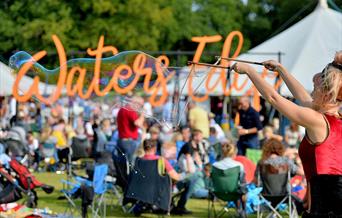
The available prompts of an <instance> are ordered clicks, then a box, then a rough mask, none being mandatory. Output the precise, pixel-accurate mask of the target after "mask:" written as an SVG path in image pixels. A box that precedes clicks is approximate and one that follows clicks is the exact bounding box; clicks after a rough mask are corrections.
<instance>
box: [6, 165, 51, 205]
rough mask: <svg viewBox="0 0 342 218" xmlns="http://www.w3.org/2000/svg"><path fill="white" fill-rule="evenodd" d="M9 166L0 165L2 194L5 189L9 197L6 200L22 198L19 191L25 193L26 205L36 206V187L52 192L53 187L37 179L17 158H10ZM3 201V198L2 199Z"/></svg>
mask: <svg viewBox="0 0 342 218" xmlns="http://www.w3.org/2000/svg"><path fill="white" fill-rule="evenodd" d="M9 166H10V168H8V169H6V168H5V167H0V176H1V177H2V183H1V184H2V186H3V190H2V191H3V194H5V193H6V192H5V191H7V192H8V193H10V195H11V196H13V197H11V198H9V199H7V200H6V202H3V203H10V202H14V201H16V200H19V199H21V198H22V196H21V193H24V194H25V195H27V202H26V205H27V206H28V207H31V208H33V207H36V206H37V201H38V196H37V193H36V191H35V189H36V188H41V189H42V190H43V191H44V192H46V193H47V194H50V193H52V192H53V190H54V187H53V186H49V185H46V184H44V183H41V182H40V181H38V180H37V179H36V178H35V177H34V175H32V174H31V173H30V171H29V170H28V169H27V168H26V167H25V166H23V165H22V164H20V163H19V162H18V161H17V160H15V159H11V161H10V162H9ZM0 196H1V195H0ZM4 201H5V200H4Z"/></svg>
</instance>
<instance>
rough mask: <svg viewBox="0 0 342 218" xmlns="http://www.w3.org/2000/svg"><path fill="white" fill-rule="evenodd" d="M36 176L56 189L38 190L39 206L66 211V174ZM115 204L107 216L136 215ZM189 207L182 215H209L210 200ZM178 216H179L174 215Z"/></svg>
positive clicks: (191, 200)
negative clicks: (50, 192) (188, 213)
mask: <svg viewBox="0 0 342 218" xmlns="http://www.w3.org/2000/svg"><path fill="white" fill-rule="evenodd" d="M35 175H36V177H37V178H38V179H39V180H40V181H44V182H45V183H47V184H49V185H53V186H55V191H54V192H53V193H52V194H49V195H47V194H45V193H44V192H43V191H41V190H39V191H38V196H39V201H38V207H39V208H46V207H48V208H49V209H51V210H52V211H53V212H57V213H64V211H65V208H67V207H68V202H67V200H66V199H63V200H58V199H57V198H58V197H59V196H62V193H61V192H60V190H61V189H62V184H61V182H60V180H61V179H66V175H65V174H62V175H57V174H56V173H36V174H35ZM113 196H114V195H111V196H108V197H109V198H111V199H113V198H115V197H113ZM112 202H113V204H112V205H111V206H108V207H107V217H134V216H132V215H131V214H127V213H124V212H123V211H122V209H121V207H119V206H118V205H117V199H114V200H113V201H112ZM216 204H217V206H218V207H219V206H220V203H216ZM187 208H188V209H189V210H192V211H193V214H192V215H191V216H181V217H183V218H188V217H189V218H190V217H207V216H208V214H207V208H208V201H207V200H197V199H190V200H189V202H188V204H187ZM231 210H232V212H230V213H229V214H227V215H226V216H225V217H234V214H235V212H234V210H233V209H231ZM142 217H157V215H153V214H148V213H144V214H143V215H142ZM172 217H177V216H172ZM248 217H256V215H249V216H248Z"/></svg>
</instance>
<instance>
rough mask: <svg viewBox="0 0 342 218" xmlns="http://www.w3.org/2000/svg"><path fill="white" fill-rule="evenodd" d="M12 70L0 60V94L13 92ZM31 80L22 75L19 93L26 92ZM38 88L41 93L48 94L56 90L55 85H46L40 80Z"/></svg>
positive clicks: (5, 94) (4, 94)
mask: <svg viewBox="0 0 342 218" xmlns="http://www.w3.org/2000/svg"><path fill="white" fill-rule="evenodd" d="M12 71H13V70H12V69H11V68H10V67H8V66H7V65H6V64H4V63H2V62H0V96H8V95H11V94H12V93H13V92H12V88H13V84H14V81H15V75H14V74H13V73H12ZM32 82H33V79H31V78H30V77H27V76H24V77H23V78H22V80H21V81H20V83H19V94H21V93H22V92H26V91H27V90H28V89H29V88H30V86H31V84H32ZM39 90H40V93H41V94H50V93H52V92H54V90H56V86H54V85H46V84H44V83H42V82H41V83H40V84H39Z"/></svg>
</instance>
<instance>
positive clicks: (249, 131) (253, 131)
mask: <svg viewBox="0 0 342 218" xmlns="http://www.w3.org/2000/svg"><path fill="white" fill-rule="evenodd" d="M239 115H240V126H239V127H238V135H239V141H238V142H237V147H238V155H245V154H246V149H247V148H253V149H258V148H260V143H259V139H258V131H259V130H261V129H262V124H261V121H260V115H259V113H258V112H257V111H256V110H255V109H254V108H252V107H251V105H250V103H249V99H248V97H241V98H240V99H239Z"/></svg>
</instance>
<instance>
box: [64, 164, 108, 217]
mask: <svg viewBox="0 0 342 218" xmlns="http://www.w3.org/2000/svg"><path fill="white" fill-rule="evenodd" d="M107 173H108V165H106V164H101V165H96V166H95V168H94V176H93V181H90V180H88V179H85V178H83V177H78V176H76V177H74V179H75V181H76V182H70V181H66V180H61V182H62V183H63V186H64V187H65V186H66V187H67V188H64V187H63V189H62V193H63V194H64V196H65V197H66V199H67V200H68V202H69V203H70V206H71V207H69V208H66V211H65V213H67V212H68V211H69V210H70V212H71V214H74V213H75V212H77V211H81V209H79V208H78V207H77V205H76V203H75V202H74V196H75V195H76V192H77V191H79V189H80V188H81V187H82V185H84V186H87V187H92V188H93V190H94V198H93V201H92V206H91V211H92V217H106V201H105V193H106V191H107V183H106V181H105V179H106V176H107ZM85 213H86V211H84V210H82V216H84V214H85Z"/></svg>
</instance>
